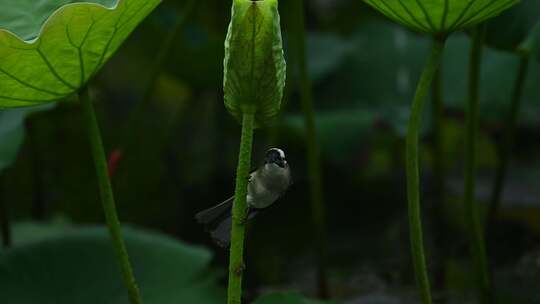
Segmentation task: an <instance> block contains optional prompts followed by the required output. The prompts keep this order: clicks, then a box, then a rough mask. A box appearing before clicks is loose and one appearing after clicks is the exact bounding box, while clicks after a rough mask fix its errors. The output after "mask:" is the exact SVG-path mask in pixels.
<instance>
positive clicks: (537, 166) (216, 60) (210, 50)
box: [0, 0, 540, 303]
mask: <svg viewBox="0 0 540 304" xmlns="http://www.w3.org/2000/svg"><path fill="white" fill-rule="evenodd" d="M195 2H196V3H195V4H194V5H193V7H192V9H190V10H186V5H185V3H186V2H184V1H165V2H164V3H162V4H161V5H160V6H159V7H158V9H156V10H155V11H154V12H153V13H152V15H150V16H149V17H148V18H147V19H146V20H145V21H144V22H143V23H142V24H141V25H140V26H139V27H138V28H137V30H136V31H135V32H134V33H133V34H132V35H131V36H130V38H129V40H128V41H127V42H126V43H125V44H124V45H123V46H122V48H121V49H120V50H119V51H118V52H117V53H116V54H115V55H114V57H113V58H112V59H111V60H110V61H109V62H108V63H107V64H106V65H105V67H104V68H103V69H102V71H101V72H100V73H99V75H98V76H97V78H96V79H95V80H94V81H93V85H92V87H91V90H92V94H93V95H95V96H96V109H97V112H98V113H97V115H98V118H99V120H100V121H99V123H100V126H101V130H102V135H103V140H104V144H105V147H106V150H107V153H108V154H114V153H115V151H116V153H118V151H119V150H118V149H120V148H122V153H121V157H120V159H119V161H117V162H116V165H117V167H116V170H115V172H114V175H113V176H112V181H113V186H114V191H115V195H116V202H117V206H118V212H119V216H120V219H121V221H122V222H123V223H129V224H130V225H132V226H137V227H144V228H147V229H151V230H156V231H161V232H163V233H165V234H167V235H169V236H170V237H173V238H176V239H179V240H182V241H185V242H187V243H190V244H196V245H201V246H205V247H206V248H208V249H209V250H211V251H213V253H214V255H213V256H214V258H213V260H212V266H211V267H212V268H213V269H216V270H217V271H218V272H220V269H221V272H223V273H224V271H225V269H226V262H227V257H228V254H227V251H225V250H223V249H220V248H218V247H216V246H214V245H213V244H212V243H211V241H210V238H209V236H208V235H207V234H206V233H205V232H204V230H203V228H202V227H201V226H200V225H198V224H197V223H196V222H195V220H194V218H193V216H194V214H195V213H196V212H198V211H200V210H202V209H204V208H207V207H209V206H211V205H214V204H216V203H218V202H221V201H222V200H224V199H226V198H228V197H229V196H230V195H232V193H233V190H234V172H235V168H236V161H237V159H236V158H237V150H238V144H239V134H240V126H239V124H238V123H237V122H236V121H235V120H234V119H233V118H232V117H231V116H230V115H229V114H228V113H227V112H226V110H225V107H224V106H223V92H222V79H223V41H224V39H225V34H226V30H227V25H228V22H229V18H230V2H229V1H195ZM280 5H281V6H280V11H281V17H282V21H281V23H282V30H283V35H284V43H285V55H286V57H287V62H288V69H289V71H288V79H287V87H286V96H285V101H284V106H283V111H282V114H281V116H280V117H279V119H278V120H277V121H276V122H275V123H274V125H273V126H272V127H271V128H267V129H264V130H257V131H256V133H255V142H254V152H253V166H256V165H258V164H259V163H261V162H262V161H263V159H262V158H263V155H264V151H265V150H266V149H268V148H269V147H272V146H277V147H280V148H282V149H284V150H285V151H286V153H287V158H288V162H289V164H290V166H291V168H292V172H293V178H294V182H295V183H294V185H293V186H292V187H291V188H290V190H289V191H288V192H287V194H286V195H285V196H284V197H283V198H282V199H281V200H280V201H279V202H278V203H277V204H275V206H272V207H271V208H270V209H269V210H268V211H267V212H264V213H263V214H261V215H260V216H258V217H257V218H256V220H254V221H252V223H250V225H249V232H248V239H247V249H246V254H247V257H246V264H247V265H248V267H247V273H246V281H245V282H246V283H245V284H246V285H245V286H246V295H247V297H248V298H250V299H251V298H254V297H255V296H256V295H258V294H260V293H263V292H265V291H268V290H288V289H295V290H299V291H301V292H303V293H305V294H308V295H315V294H316V289H315V286H316V284H315V270H314V269H315V268H314V264H315V255H314V249H313V246H312V242H313V240H312V233H311V232H310V231H311V221H310V209H309V187H308V178H307V176H306V151H305V146H304V128H303V118H302V113H301V107H300V104H299V92H298V75H297V72H296V68H295V64H297V63H296V62H295V58H289V56H288V55H289V52H288V51H287V49H288V41H287V37H288V28H289V27H288V22H289V20H290V19H291V18H294V16H291V15H290V14H289V12H290V10H288V9H287V7H288V6H287V3H286V1H282V2H281V3H280ZM534 14H536V15H534ZM532 15H533V17H536V19H535V20H538V18H539V17H540V9H538V11H536V12H534V11H533V12H532ZM180 16H185V18H186V19H185V22H184V23H183V24H181V27H180V30H179V32H178V35H177V36H176V37H175V39H174V41H173V44H172V48H171V52H170V54H169V56H168V57H167V59H166V61H165V65H164V67H163V69H162V71H161V73H160V74H159V76H158V78H157V80H156V83H155V87H154V88H153V89H152V91H151V94H150V99H149V101H148V102H147V103H146V104H144V105H143V106H142V107H143V108H142V110H141V111H138V112H137V111H134V109H135V108H136V105H137V104H138V103H139V101H140V100H141V98H142V96H143V95H144V92H145V90H146V87H147V85H148V83H149V81H150V77H151V74H152V72H151V71H152V70H153V69H154V62H155V58H156V54H157V53H158V52H159V49H160V48H161V47H162V45H163V44H164V41H165V40H166V37H167V35H168V34H170V32H171V31H172V30H173V28H174V26H175V24H176V22H178V18H180ZM306 21H307V24H306V29H307V30H308V32H307V41H306V43H307V44H306V51H307V57H308V66H309V75H310V78H311V80H312V82H313V98H314V103H315V110H316V125H317V133H318V140H319V143H320V144H321V149H322V161H323V180H324V192H325V201H326V205H327V211H328V261H329V265H328V269H329V271H328V280H329V283H330V293H331V295H332V297H333V298H336V299H341V300H344V301H348V302H347V303H415V302H414V300H412V299H413V298H414V295H415V288H414V275H413V272H412V266H411V263H410V257H409V249H408V247H409V245H408V237H407V236H408V230H407V210H406V205H407V203H406V198H405V179H404V177H405V174H404V134H405V129H406V124H407V119H408V116H409V102H410V100H411V98H412V94H413V93H414V92H413V91H414V88H415V85H416V81H417V78H418V75H419V73H420V69H421V67H422V64H423V61H424V58H425V57H426V54H427V51H428V47H429V44H430V40H429V38H427V37H426V36H424V35H419V34H416V33H413V32H409V31H407V30H405V29H404V28H403V27H401V26H397V25H394V24H392V23H390V22H388V21H387V20H386V19H385V18H383V17H382V16H380V15H379V14H377V13H376V12H375V11H373V10H372V9H371V8H369V7H368V6H366V5H364V4H363V3H362V2H361V1H357V0H316V1H306ZM509 27H510V26H509ZM508 37H510V38H505V39H511V37H513V35H512V34H510V35H509V36H508ZM499 46H500V45H499ZM469 48H470V39H469V37H468V35H467V34H466V33H456V34H455V35H453V36H452V37H451V38H450V40H449V42H448V47H447V49H446V51H445V55H444V63H443V79H444V80H443V99H444V100H443V101H444V114H445V115H444V129H443V134H444V137H443V139H442V140H443V146H444V159H445V168H446V183H445V187H444V189H445V196H444V197H443V198H440V195H439V194H440V193H437V191H435V187H434V182H433V180H434V179H433V174H432V172H433V170H432V168H433V152H432V151H433V149H432V146H433V132H432V120H431V116H430V111H431V109H430V106H428V107H427V108H426V111H425V118H424V122H423V126H424V129H423V132H422V145H421V152H422V154H421V168H422V171H421V172H422V181H423V188H422V190H423V202H422V204H423V207H424V228H425V229H424V230H425V238H426V246H427V253H428V255H429V258H428V261H429V263H430V265H429V268H430V273H431V275H432V280H433V282H432V283H433V285H434V295H435V299H436V300H438V299H439V300H442V299H444V300H446V301H448V302H447V303H463V301H465V300H467V299H469V298H471V295H472V293H473V284H472V282H471V280H472V279H471V276H472V275H471V274H472V267H471V266H470V261H469V254H468V250H467V239H466V234H465V232H464V225H465V224H464V220H463V215H462V214H463V212H462V184H463V174H462V167H463V166H462V159H463V153H464V149H463V131H464V113H463V110H464V106H465V102H466V92H467V68H468V56H469ZM518 63H519V57H518V56H516V55H515V54H513V53H510V52H508V51H505V50H503V49H501V48H486V49H485V52H484V57H483V66H482V81H481V103H480V119H481V122H480V136H479V140H478V179H477V200H478V203H479V204H481V205H482V206H487V202H488V201H489V198H490V194H491V188H492V184H493V180H494V170H495V168H496V165H497V162H498V160H499V158H500V150H501V147H500V146H501V138H502V133H503V129H504V126H505V120H506V117H507V115H508V112H509V107H510V98H511V93H512V88H513V81H514V78H515V75H516V73H517V67H518ZM538 84H540V63H539V62H538V61H537V60H532V59H531V61H530V66H529V73H528V77H527V81H526V84H525V89H524V95H523V104H522V108H521V111H520V113H519V120H518V128H517V132H516V134H515V146H514V150H513V154H512V159H511V162H510V170H509V174H508V179H507V181H506V188H505V191H504V195H503V198H502V206H501V211H500V213H499V215H498V217H497V219H496V225H495V228H494V229H493V231H490V233H489V234H488V236H487V243H488V254H489V256H490V260H491V263H492V264H493V265H492V266H493V269H494V278H495V283H494V284H495V286H496V290H497V293H498V294H499V295H500V298H501V299H502V300H501V301H505V302H501V303H540V295H539V293H538V290H537V285H538V282H540V281H539V280H540V264H539V261H540V187H539V181H540V153H539V152H540V87H539V85H538ZM428 104H429V103H428ZM20 112H21V110H18V109H16V110H8V111H4V112H2V114H1V115H2V116H0V120H1V121H2V122H1V123H0V132H5V133H6V134H11V135H10V136H11V137H8V136H6V138H9V140H13V141H17V140H22V147H21V149H20V151H19V152H18V154H17V155H16V160H15V162H14V163H13V164H12V165H11V166H9V168H7V169H5V170H4V171H3V173H2V177H1V189H2V191H1V196H0V199H1V200H2V201H3V202H4V204H5V205H6V206H7V208H8V211H9V212H8V213H9V216H10V219H11V221H12V222H19V221H23V220H24V221H26V220H33V221H42V222H50V221H58V219H59V218H60V219H62V220H61V221H67V222H70V223H75V224H99V223H103V215H102V210H101V206H100V203H99V194H98V188H97V184H96V178H95V172H94V168H93V163H92V161H91V157H90V152H89V151H90V150H89V143H88V140H87V137H86V133H85V130H84V126H83V123H82V117H81V109H80V105H79V103H78V102H77V100H76V98H75V99H73V100H70V101H67V102H61V103H58V104H56V105H55V106H53V107H49V108H47V109H41V111H40V112H38V113H36V112H34V113H32V114H31V115H29V116H28V117H27V118H26V120H25V121H24V123H22V124H21V128H13V127H12V125H15V126H18V125H19V123H20V121H21V120H22V119H24V117H23V115H25V114H24V113H23V114H21V113H20ZM134 113H135V114H134ZM4 122H5V123H4ZM10 126H11V129H10ZM4 130H5V131H4ZM14 130H15V131H14ZM23 131H24V135H23V134H22V132H23ZM9 132H12V133H13V132H15V133H16V134H15V135H13V134H12V133H9ZM17 132H18V133H17ZM13 136H15V137H13ZM21 136H24V137H21ZM9 140H6V141H3V143H2V145H6V146H9V147H12V146H14V145H16V144H9ZM9 147H8V148H6V149H8V150H9ZM2 150H4V148H2ZM2 153H4V151H2ZM5 153H10V151H7V152H5ZM11 153H13V151H11ZM17 241H18V240H17V234H14V239H13V243H14V244H15V245H17ZM216 277H217V278H218V279H219V278H221V279H220V280H222V281H224V278H225V276H224V275H217V276H216ZM377 301H378V302H377ZM535 301H536V302H535Z"/></svg>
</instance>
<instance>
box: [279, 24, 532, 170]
mask: <svg viewBox="0 0 540 304" xmlns="http://www.w3.org/2000/svg"><path fill="white" fill-rule="evenodd" d="M308 35H315V36H321V35H329V34H318V33H317V34H313V33H308ZM308 41H309V39H308ZM334 41H335V42H336V43H339V41H340V40H339V39H334ZM344 41H347V42H346V43H347V45H348V46H349V47H350V51H348V53H347V54H346V55H345V56H344V58H343V59H342V60H341V61H340V63H339V64H338V65H337V67H335V68H334V69H333V70H331V71H326V72H325V77H324V78H322V79H319V77H318V75H317V74H311V75H310V76H311V77H312V79H313V80H315V83H314V84H315V85H314V94H313V95H314V96H316V104H317V113H316V114H315V120H316V126H317V136H318V137H319V142H320V143H321V147H322V149H323V154H325V155H331V156H332V157H335V159H338V160H343V159H348V158H347V157H353V156H354V155H356V154H357V151H358V150H359V149H361V148H362V143H365V142H366V141H368V140H370V136H372V135H373V134H379V135H380V133H375V132H374V129H379V128H381V127H383V128H384V127H389V128H390V130H391V131H393V132H395V133H397V134H398V135H405V132H406V128H407V121H408V117H409V113H410V112H409V111H410V100H411V98H412V96H413V94H414V86H415V79H416V77H418V75H419V74H420V72H421V68H422V65H423V63H424V60H425V55H426V53H427V51H428V49H429V46H430V38H429V37H426V36H425V35H417V34H415V33H411V32H410V31H407V30H404V29H403V27H401V26H397V25H395V24H391V23H389V22H372V23H370V24H365V25H362V26H359V27H358V28H357V29H356V30H353V34H352V36H351V37H348V38H347V39H346V40H344ZM344 43H345V42H344ZM307 52H308V53H309V52H321V53H324V50H323V49H317V48H308V49H307ZM469 52H470V39H469V38H468V37H467V35H465V34H462V33H461V34H460V33H456V34H455V35H452V36H451V37H450V38H449V39H448V41H447V43H446V49H445V55H444V63H443V66H442V67H443V71H444V87H443V94H444V103H445V107H446V109H447V110H448V112H449V113H460V112H461V113H462V112H463V111H464V106H465V105H466V100H467V95H466V94H467V77H464V76H463V75H467V71H468V58H469ZM320 56H322V55H321V54H312V55H309V56H308V58H313V60H315V59H316V58H319V57H320ZM381 58H383V60H381ZM518 63H519V58H517V57H516V56H514V55H513V54H511V53H508V52H503V51H499V50H496V49H486V50H485V52H484V60H483V63H482V77H481V80H482V83H481V85H480V89H481V93H480V97H481V101H480V112H479V113H480V119H481V122H482V123H487V124H489V125H493V124H500V123H501V122H504V121H505V119H506V117H507V115H508V111H509V108H510V99H511V94H512V88H513V85H514V84H513V83H514V79H515V77H516V73H517V66H518ZM308 65H309V66H310V67H314V66H316V65H317V63H316V62H314V61H309V62H308ZM366 75H367V76H366ZM539 82H540V63H538V62H536V61H531V62H530V69H529V73H528V77H527V81H526V83H525V89H524V94H523V104H522V109H523V110H522V111H521V112H520V118H519V123H520V125H524V126H534V125H537V124H538V123H539V122H540V115H539V114H540V103H538V100H539V99H540V90H538V85H537V84H538V83H539ZM428 98H429V97H428ZM429 107H430V103H429V102H427V107H426V114H427V113H428V112H429V111H430V108H429ZM424 118H425V122H424V123H423V128H424V131H423V134H427V131H429V128H430V126H431V122H430V120H429V119H430V115H425V117H424ZM283 124H284V127H285V128H287V132H288V133H289V134H295V135H296V136H304V135H305V133H304V132H305V130H304V128H303V123H302V117H301V115H297V114H296V113H294V114H288V115H286V117H285V119H284V120H283Z"/></svg>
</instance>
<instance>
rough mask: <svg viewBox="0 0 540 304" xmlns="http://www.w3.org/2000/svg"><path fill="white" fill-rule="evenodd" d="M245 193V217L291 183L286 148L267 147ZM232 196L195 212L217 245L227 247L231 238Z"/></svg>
mask: <svg viewBox="0 0 540 304" xmlns="http://www.w3.org/2000/svg"><path fill="white" fill-rule="evenodd" d="M248 183H249V184H248V193H247V198H246V200H247V206H248V212H247V219H248V220H249V219H252V218H253V217H254V216H255V214H257V212H258V211H260V210H261V209H264V208H266V207H268V206H270V205H272V204H273V203H274V202H276V201H277V200H278V198H280V197H281V195H283V193H284V192H285V191H286V190H287V188H289V185H290V184H291V172H290V169H289V164H288V163H287V160H286V159H285V152H283V150H281V149H278V148H272V149H269V150H268V151H266V155H265V158H264V164H263V165H262V166H261V167H259V168H258V169H257V170H255V171H253V172H252V173H251V174H250V175H249V181H248ZM233 201H234V196H233V197H231V198H229V199H227V200H226V201H224V202H223V203H220V204H218V205H216V206H214V207H211V208H208V209H206V210H203V211H201V212H199V213H197V214H196V215H195V219H196V220H197V221H198V222H199V223H201V224H204V225H205V226H206V227H207V228H208V230H209V232H210V235H211V236H212V239H213V240H214V242H216V243H217V244H218V245H219V246H222V247H227V246H229V244H230V241H231V226H232V204H233Z"/></svg>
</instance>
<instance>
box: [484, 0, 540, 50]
mask: <svg viewBox="0 0 540 304" xmlns="http://www.w3.org/2000/svg"><path fill="white" fill-rule="evenodd" d="M539 22H540V1H538V0H522V1H521V2H520V3H519V4H518V5H516V6H514V7H512V8H511V9H509V10H507V11H505V12H504V13H502V14H501V15H500V16H498V17H496V18H493V20H490V21H489V22H488V23H487V29H486V42H487V43H488V44H489V45H491V46H493V47H496V48H500V49H503V50H507V51H510V52H519V53H524V54H528V53H529V52H530V51H531V49H530V48H531V46H532V45H530V44H529V43H527V42H528V41H529V39H530V38H531V37H532V35H533V34H534V32H533V30H534V29H535V25H536V24H538V23H539ZM537 27H538V26H537Z"/></svg>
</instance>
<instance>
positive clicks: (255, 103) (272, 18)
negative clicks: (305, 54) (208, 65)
mask: <svg viewBox="0 0 540 304" xmlns="http://www.w3.org/2000/svg"><path fill="white" fill-rule="evenodd" d="M224 69H225V70H224V77H223V89H224V92H225V106H226V107H227V109H228V110H229V111H230V112H231V114H232V115H233V116H235V117H236V118H237V119H239V120H241V118H242V114H243V113H244V112H245V111H246V109H247V108H250V109H254V110H255V120H256V125H261V124H264V123H266V122H268V121H269V120H271V119H272V118H274V117H275V116H276V115H277V114H278V112H279V109H280V106H281V99H282V97H283V87H284V86H285V74H286V73H285V69H286V65H285V58H284V56H283V46H282V41H281V28H280V25H279V12H278V5H277V0H263V1H250V0H234V1H233V6H232V13H231V22H230V24H229V30H228V32H227V38H226V39H225V59H224Z"/></svg>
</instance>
